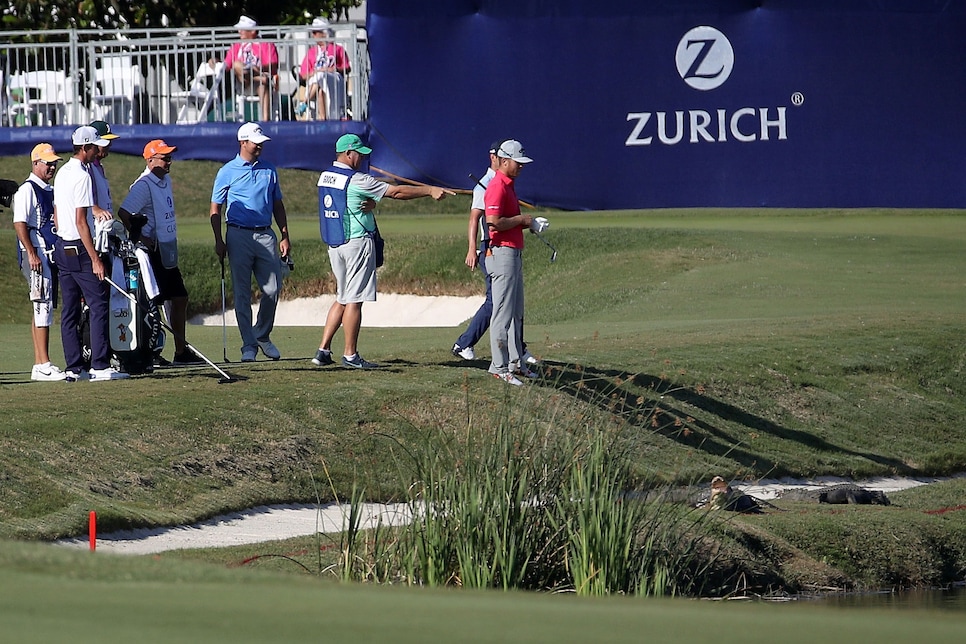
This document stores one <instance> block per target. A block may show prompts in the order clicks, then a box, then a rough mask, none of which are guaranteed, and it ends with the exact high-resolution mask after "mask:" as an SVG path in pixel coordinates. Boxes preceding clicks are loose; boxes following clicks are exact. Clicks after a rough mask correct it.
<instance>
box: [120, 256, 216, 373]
mask: <svg viewBox="0 0 966 644" xmlns="http://www.w3.org/2000/svg"><path fill="white" fill-rule="evenodd" d="M104 281H105V282H107V283H108V284H110V285H111V286H113V287H114V289H115V290H116V291H117V292H118V293H120V294H121V295H123V296H124V297H126V298H127V299H129V300H131V301H132V302H134V305H135V306H137V303H138V300H137V298H136V297H134V296H133V295H132V294H130V293H128V292H127V290H125V289H123V288H121V287H120V286H118V285H117V284H116V283H115V282H114V280H112V279H111V278H110V277H108V276H107V275H105V276H104ZM149 315H152V316H154V319H155V320H156V321H157V322H158V323H159V324H160V325H161V326H163V327H164V328H165V329H167V330H168V331H170V332H171V335H173V336H175V337H178V333H177V332H176V331H175V330H174V329H173V328H171V326H170V325H168V323H167V322H165V321H164V320H162V319H161V316H159V315H158V314H157V313H155V312H153V311H152V312H150V313H149ZM179 339H180V338H179ZM184 345H185V347H187V348H188V350H189V351H191V353H193V354H195V355H196V356H198V357H199V358H201V359H202V360H204V361H205V362H207V363H208V365H209V366H210V367H211V368H212V369H214V370H215V371H217V372H218V373H219V374H221V376H222V379H221V380H219V381H218V382H220V383H224V382H235V379H234V378H232V377H231V376H229V375H228V374H227V373H225V372H224V371H222V370H221V369H220V368H219V367H218V365H216V364H215V363H214V362H212V361H211V360H209V359H208V357H207V356H205V354H203V353H202V352H201V351H198V350H197V349H195V348H194V347H193V346H191V344H190V343H188V341H187V340H185V343H184Z"/></svg>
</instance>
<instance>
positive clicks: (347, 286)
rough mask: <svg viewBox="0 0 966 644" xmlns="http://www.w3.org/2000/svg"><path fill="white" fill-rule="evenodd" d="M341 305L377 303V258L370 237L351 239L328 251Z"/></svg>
mask: <svg viewBox="0 0 966 644" xmlns="http://www.w3.org/2000/svg"><path fill="white" fill-rule="evenodd" d="M329 263H330V264H331V265H332V274H333V275H335V283H336V286H337V290H336V300H338V302H339V304H354V303H356V302H375V301H376V255H375V243H374V242H373V241H372V238H371V237H357V238H355V239H350V240H349V241H347V242H346V243H344V244H342V245H341V246H339V247H337V248H331V247H330V248H329Z"/></svg>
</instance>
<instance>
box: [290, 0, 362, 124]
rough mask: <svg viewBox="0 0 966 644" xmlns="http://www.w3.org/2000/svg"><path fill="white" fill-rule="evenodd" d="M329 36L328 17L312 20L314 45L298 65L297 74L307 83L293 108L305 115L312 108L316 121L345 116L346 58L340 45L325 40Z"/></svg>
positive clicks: (347, 61) (330, 35)
mask: <svg viewBox="0 0 966 644" xmlns="http://www.w3.org/2000/svg"><path fill="white" fill-rule="evenodd" d="M331 37H332V28H331V27H330V26H329V21H328V20H326V19H325V18H316V19H315V20H313V21H312V38H314V39H315V41H316V43H317V44H315V45H313V46H312V47H311V48H310V49H309V50H308V52H306V54H305V58H303V59H302V66H301V67H300V68H299V76H301V77H302V79H303V80H304V81H305V83H306V97H305V102H302V103H299V105H298V107H296V113H298V114H304V113H305V112H306V111H310V110H313V107H314V112H315V118H317V119H319V120H325V119H341V118H342V117H343V116H345V102H346V101H345V96H346V91H345V74H346V73H348V72H349V57H348V56H346V53H345V49H343V47H342V46H341V45H337V44H335V43H334V42H328V39H329V38H331ZM311 116H312V114H311V111H310V118H311Z"/></svg>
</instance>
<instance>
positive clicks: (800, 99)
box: [792, 92, 805, 106]
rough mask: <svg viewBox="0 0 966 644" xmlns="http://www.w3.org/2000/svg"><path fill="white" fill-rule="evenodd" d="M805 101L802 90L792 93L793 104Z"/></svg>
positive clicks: (796, 104)
mask: <svg viewBox="0 0 966 644" xmlns="http://www.w3.org/2000/svg"><path fill="white" fill-rule="evenodd" d="M804 102H805V95H804V94H802V93H801V92H795V93H794V94H792V105H795V106H798V105H801V104H802V103H804Z"/></svg>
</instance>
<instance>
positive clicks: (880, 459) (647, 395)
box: [537, 362, 915, 476]
mask: <svg viewBox="0 0 966 644" xmlns="http://www.w3.org/2000/svg"><path fill="white" fill-rule="evenodd" d="M543 373H544V378H543V379H542V380H540V381H537V383H539V384H542V385H544V386H550V387H553V388H554V389H556V390H558V391H562V392H565V393H567V394H569V395H571V396H573V397H574V398H576V399H578V400H581V401H582V402H585V403H590V404H593V405H594V406H596V407H597V408H599V409H600V410H601V411H605V412H607V413H611V414H615V415H617V416H619V417H621V418H622V419H623V420H625V421H626V422H628V423H630V424H631V425H633V426H637V427H639V428H641V429H645V430H647V431H651V432H654V433H657V434H659V435H661V436H664V437H665V438H667V439H669V440H673V441H675V442H678V443H680V444H682V445H687V446H688V447H691V448H694V449H699V450H702V451H704V452H707V453H708V454H711V455H714V456H718V457H724V458H728V459H731V460H734V461H736V462H737V463H740V464H741V465H743V466H745V467H747V468H749V470H751V471H764V472H768V473H769V475H772V476H789V475H794V474H797V472H791V471H788V470H787V468H785V467H784V466H782V465H780V464H779V463H776V462H774V461H771V460H769V459H767V458H764V457H763V456H762V454H761V453H760V452H754V453H753V452H749V451H747V450H745V449H743V448H742V447H741V446H740V443H737V442H735V441H734V440H732V438H731V436H730V433H729V432H728V431H727V430H725V429H724V428H723V427H722V425H724V424H725V423H733V424H736V425H739V426H741V427H745V428H747V429H749V430H752V431H755V432H761V433H767V434H769V435H771V436H774V437H776V438H779V439H782V440H789V441H795V442H798V443H800V444H801V445H802V446H803V447H807V448H808V449H810V450H816V451H819V452H826V453H834V454H837V455H847V456H853V457H857V458H862V459H866V460H868V461H871V462H873V463H876V464H878V465H882V466H884V467H887V468H890V469H891V470H893V471H895V472H897V473H900V474H914V473H915V470H914V469H912V468H910V467H909V466H908V465H906V464H905V463H903V462H902V461H900V460H897V459H894V458H889V457H886V456H883V455H881V454H874V453H870V452H858V451H855V450H851V449H848V448H845V447H842V446H839V445H835V444H833V443H830V442H828V441H826V440H824V439H822V438H819V437H818V436H816V435H815V434H812V433H810V432H807V431H803V430H798V429H792V428H789V427H784V426H782V425H779V424H778V423H775V422H772V421H770V420H768V419H766V418H762V417H761V416H756V415H755V414H752V413H749V412H748V411H746V410H744V409H740V408H738V407H735V406H734V405H731V404H728V403H726V402H722V401H720V400H716V399H714V398H711V397H709V396H706V395H704V394H701V393H699V392H697V391H694V390H693V389H688V388H686V387H683V386H681V385H677V384H675V383H674V382H672V381H670V380H667V379H665V378H661V377H658V376H652V375H648V374H639V373H629V372H626V371H619V370H601V369H595V368H593V367H585V366H581V365H571V364H563V363H555V362H545V363H544V365H543ZM669 400H673V401H676V402H677V403H680V404H686V405H690V406H691V407H694V408H696V409H699V410H701V411H702V412H705V413H707V414H708V415H709V416H713V417H714V418H717V419H719V420H720V422H716V421H714V420H713V419H710V420H699V419H696V418H694V417H693V416H692V415H691V414H690V413H689V412H688V411H686V410H684V409H682V408H680V407H677V406H675V405H674V404H668V401H669Z"/></svg>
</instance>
